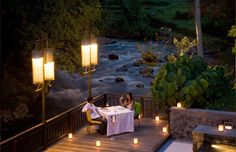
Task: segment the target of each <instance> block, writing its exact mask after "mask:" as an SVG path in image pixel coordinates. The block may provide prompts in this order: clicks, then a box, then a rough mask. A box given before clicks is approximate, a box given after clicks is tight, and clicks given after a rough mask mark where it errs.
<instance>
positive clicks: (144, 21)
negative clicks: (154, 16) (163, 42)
mask: <svg viewBox="0 0 236 152" xmlns="http://www.w3.org/2000/svg"><path fill="white" fill-rule="evenodd" d="M117 6H118V7H119V8H120V10H119V13H115V11H112V10H107V12H106V13H105V14H104V20H103V23H102V24H103V26H102V29H103V31H104V33H105V35H112V36H115V37H121V36H129V37H143V36H146V35H150V32H151V28H150V26H149V19H148V17H147V16H148V14H147V11H145V10H144V7H143V1H137V0H129V1H127V0H119V1H118V5H117Z"/></svg>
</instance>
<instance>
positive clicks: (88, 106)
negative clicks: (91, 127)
mask: <svg viewBox="0 0 236 152" xmlns="http://www.w3.org/2000/svg"><path fill="white" fill-rule="evenodd" d="M87 110H91V111H92V112H91V113H90V114H91V118H92V119H96V118H99V117H100V115H99V114H98V112H97V107H96V106H95V105H94V104H91V103H87V104H86V105H85V106H84V107H83V109H82V112H86V111H87Z"/></svg>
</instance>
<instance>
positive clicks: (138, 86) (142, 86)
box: [136, 83, 144, 88]
mask: <svg viewBox="0 0 236 152" xmlns="http://www.w3.org/2000/svg"><path fill="white" fill-rule="evenodd" d="M136 87H137V88H144V85H143V84H142V83H140V84H137V85H136Z"/></svg>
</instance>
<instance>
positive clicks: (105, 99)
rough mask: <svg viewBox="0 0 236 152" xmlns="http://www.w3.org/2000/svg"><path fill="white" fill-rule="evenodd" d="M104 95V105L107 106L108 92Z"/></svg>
mask: <svg viewBox="0 0 236 152" xmlns="http://www.w3.org/2000/svg"><path fill="white" fill-rule="evenodd" d="M103 97H104V103H103V105H104V107H105V106H106V103H107V94H104V95H103Z"/></svg>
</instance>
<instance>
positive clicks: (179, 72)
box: [152, 55, 233, 110]
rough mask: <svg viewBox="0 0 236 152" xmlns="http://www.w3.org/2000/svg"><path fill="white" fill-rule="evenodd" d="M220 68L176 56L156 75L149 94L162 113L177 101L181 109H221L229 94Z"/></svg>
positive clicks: (226, 79)
mask: <svg viewBox="0 0 236 152" xmlns="http://www.w3.org/2000/svg"><path fill="white" fill-rule="evenodd" d="M229 81H230V79H229V77H227V76H225V73H224V69H223V68H222V67H208V66H207V64H206V63H205V62H204V60H203V59H202V58H201V57H199V56H192V57H188V56H186V55H183V56H180V57H179V58H178V59H177V60H176V61H175V62H168V63H167V64H166V65H164V66H163V67H161V69H160V71H159V73H158V74H157V76H156V78H155V81H154V85H153V87H152V94H153V96H154V97H155V98H156V100H157V101H158V102H159V103H160V106H161V108H162V110H165V109H166V108H168V107H170V106H175V105H176V103H177V102H181V103H182V104H183V105H184V106H185V107H187V108H189V107H196V108H213V109H222V108H223V107H224V105H225V102H227V101H225V100H224V99H225V97H229V98H231V99H232V98H233V91H232V89H231V86H230V84H229Z"/></svg>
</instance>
